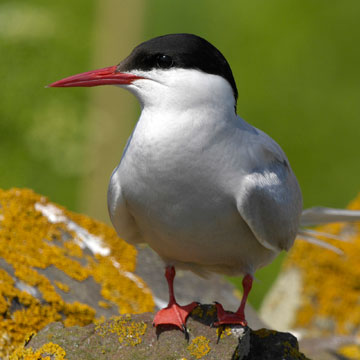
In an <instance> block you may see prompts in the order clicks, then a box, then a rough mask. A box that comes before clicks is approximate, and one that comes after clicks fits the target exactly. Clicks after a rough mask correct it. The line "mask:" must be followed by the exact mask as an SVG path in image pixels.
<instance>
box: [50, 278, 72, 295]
mask: <svg viewBox="0 0 360 360" xmlns="http://www.w3.org/2000/svg"><path fill="white" fill-rule="evenodd" d="M54 284H55V285H56V286H57V287H58V288H59V289H60V290H62V291H63V292H66V293H68V292H69V291H70V288H69V286H68V285H66V284H64V283H62V282H60V281H56V280H55V281H54Z"/></svg>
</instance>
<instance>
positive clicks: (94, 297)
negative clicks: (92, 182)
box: [0, 189, 154, 358]
mask: <svg viewBox="0 0 360 360" xmlns="http://www.w3.org/2000/svg"><path fill="white" fill-rule="evenodd" d="M135 266H136V249H135V248H134V247H133V246H131V245H129V244H127V243H126V242H125V241H123V240H121V239H119V238H118V237H117V235H116V234H115V231H114V230H113V229H112V228H110V227H109V226H107V225H105V224H103V223H100V222H98V221H95V220H93V219H91V218H89V217H87V216H84V215H80V214H75V213H73V212H70V211H68V210H66V209H65V208H63V207H61V206H59V205H56V204H54V203H51V202H49V201H48V200H47V199H46V198H45V197H43V196H41V195H38V194H35V193H34V192H33V191H31V190H26V189H11V190H9V191H4V190H1V189H0V358H7V356H8V355H9V353H10V352H11V351H13V350H14V348H15V347H17V346H18V345H19V344H22V343H23V341H24V339H25V338H26V337H27V336H28V335H29V334H31V333H33V332H37V331H39V330H40V329H42V328H43V327H44V326H46V325H47V324H49V323H51V322H54V321H60V322H62V323H63V324H64V325H65V326H73V325H87V324H90V323H92V322H94V321H95V320H96V319H97V318H100V317H104V318H109V317H111V316H113V315H118V314H120V313H142V312H145V311H152V310H153V308H154V302H153V298H152V294H151V292H150V290H149V288H148V287H147V285H146V284H145V282H144V281H143V280H142V279H141V278H140V277H139V276H137V275H136V274H134V270H135Z"/></svg>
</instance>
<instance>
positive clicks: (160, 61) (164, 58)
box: [156, 55, 174, 69]
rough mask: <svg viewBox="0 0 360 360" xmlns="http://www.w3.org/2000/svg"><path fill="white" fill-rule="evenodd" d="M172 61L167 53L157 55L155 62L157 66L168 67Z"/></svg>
mask: <svg viewBox="0 0 360 360" xmlns="http://www.w3.org/2000/svg"><path fill="white" fill-rule="evenodd" d="M173 63H174V61H173V59H172V57H171V56H169V55H158V56H157V58H156V64H157V66H158V67H159V68H162V69H168V68H170V67H171V66H172V65H173Z"/></svg>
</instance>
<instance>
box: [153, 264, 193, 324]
mask: <svg viewBox="0 0 360 360" xmlns="http://www.w3.org/2000/svg"><path fill="white" fill-rule="evenodd" d="M165 277H166V280H167V283H168V286H169V304H168V306H167V307H166V308H164V309H162V310H160V311H158V312H157V314H156V315H155V318H154V322H153V324H154V326H158V325H165V324H167V325H175V326H177V327H179V328H180V329H181V330H184V329H185V323H186V319H187V317H188V316H189V314H190V313H191V311H192V310H193V309H194V308H196V306H197V305H198V303H196V302H192V303H191V304H189V305H185V306H180V305H179V304H178V303H177V302H176V300H175V295H174V278H175V268H174V267H173V266H167V267H166V271H165Z"/></svg>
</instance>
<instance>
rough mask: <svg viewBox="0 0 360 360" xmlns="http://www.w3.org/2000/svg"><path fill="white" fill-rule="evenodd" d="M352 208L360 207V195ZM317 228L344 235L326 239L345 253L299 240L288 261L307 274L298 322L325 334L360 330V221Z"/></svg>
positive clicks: (289, 265)
mask: <svg viewBox="0 0 360 360" xmlns="http://www.w3.org/2000/svg"><path fill="white" fill-rule="evenodd" d="M349 208H350V209H360V196H359V197H358V198H357V199H355V200H354V201H353V202H352V203H351V204H350V206H349ZM317 230H319V231H320V232H324V233H329V234H333V235H337V236H339V237H341V238H343V239H344V240H345V241H336V240H329V239H326V241H327V242H329V243H331V244H333V245H335V246H337V247H338V248H340V249H341V250H342V251H343V253H344V254H343V255H338V254H336V253H335V252H333V251H329V250H326V249H324V248H322V247H317V246H314V245H311V244H309V243H307V242H305V241H297V242H296V244H295V246H294V248H293V249H292V251H291V252H290V254H289V257H288V259H287V260H286V263H285V267H293V266H295V267H297V268H300V270H301V273H302V276H303V284H304V286H303V290H302V306H301V308H300V310H299V311H298V313H297V320H296V324H295V326H298V327H303V328H306V329H308V330H313V331H318V332H321V333H323V334H326V333H328V334H330V333H337V334H350V333H354V332H359V331H360V307H359V301H360V267H359V264H360V223H353V224H349V223H348V224H340V223H339V224H331V225H326V226H322V227H319V228H318V229H317ZM324 240H325V239H324Z"/></svg>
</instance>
